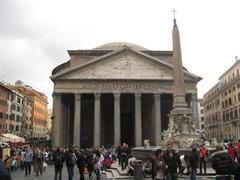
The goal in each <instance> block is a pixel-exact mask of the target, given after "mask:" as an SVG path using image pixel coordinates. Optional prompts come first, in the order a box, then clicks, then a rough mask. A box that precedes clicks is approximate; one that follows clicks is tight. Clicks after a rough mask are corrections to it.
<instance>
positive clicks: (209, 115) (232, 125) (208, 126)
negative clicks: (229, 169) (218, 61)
mask: <svg viewBox="0 0 240 180" xmlns="http://www.w3.org/2000/svg"><path fill="white" fill-rule="evenodd" d="M239 71H240V60H239V59H236V62H235V63H234V64H233V65H232V66H231V67H230V68H229V69H228V70H227V71H226V72H225V73H223V75H222V76H221V77H220V78H219V82H218V83H217V84H216V85H215V86H213V87H212V88H211V89H210V90H209V91H208V92H207V93H206V94H205V95H204V97H203V103H204V129H205V133H206V136H207V138H209V139H212V138H216V139H217V140H218V141H221V140H224V139H228V140H229V139H233V140H237V139H240V75H239Z"/></svg>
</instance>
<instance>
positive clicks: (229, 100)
mask: <svg viewBox="0 0 240 180" xmlns="http://www.w3.org/2000/svg"><path fill="white" fill-rule="evenodd" d="M228 104H229V106H231V105H232V99H231V98H229V99H228Z"/></svg>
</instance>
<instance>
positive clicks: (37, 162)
mask: <svg viewBox="0 0 240 180" xmlns="http://www.w3.org/2000/svg"><path fill="white" fill-rule="evenodd" d="M35 165H36V167H35V168H36V176H39V172H40V174H41V175H42V165H43V153H42V151H41V150H40V149H39V148H37V149H36V152H35Z"/></svg>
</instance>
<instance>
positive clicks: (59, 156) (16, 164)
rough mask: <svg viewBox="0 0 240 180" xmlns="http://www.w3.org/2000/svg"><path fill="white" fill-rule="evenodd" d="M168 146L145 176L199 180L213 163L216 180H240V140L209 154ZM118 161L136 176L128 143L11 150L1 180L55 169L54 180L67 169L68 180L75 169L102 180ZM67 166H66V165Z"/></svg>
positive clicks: (0, 168)
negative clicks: (183, 176) (15, 174)
mask: <svg viewBox="0 0 240 180" xmlns="http://www.w3.org/2000/svg"><path fill="white" fill-rule="evenodd" d="M173 147H174V145H173V144H171V143H169V144H168V145H167V148H166V150H165V151H164V150H163V149H158V150H157V151H156V152H155V157H154V158H151V159H148V160H145V161H144V162H143V163H142V173H143V176H147V175H148V176H152V178H153V179H155V180H165V179H168V180H177V179H178V175H179V174H186V175H189V177H190V180H196V175H197V174H207V162H209V163H211V165H212V168H213V169H214V170H215V171H216V179H217V180H222V179H223V180H225V179H226V180H230V179H231V177H232V175H234V179H235V180H240V141H239V142H237V143H229V144H228V145H225V146H224V145H221V144H219V145H217V146H216V149H215V152H211V153H210V152H209V151H208V149H207V148H206V147H205V145H203V146H202V147H201V148H200V149H199V150H198V149H197V148H195V147H194V148H192V151H191V152H190V153H189V152H186V153H185V154H183V155H181V156H180V154H179V153H178V151H177V150H174V149H173ZM116 161H118V162H116ZM114 162H116V163H118V164H119V167H121V170H122V171H125V172H126V173H128V174H129V175H132V176H133V175H134V168H135V164H134V163H136V162H137V161H136V158H135V157H133V156H132V153H131V148H130V147H129V146H128V144H126V143H123V144H122V145H117V146H112V147H111V148H108V149H107V148H105V147H104V146H102V147H101V148H98V149H95V148H87V149H78V148H71V149H65V148H60V147H57V148H53V149H50V148H31V147H29V146H26V147H21V148H11V151H10V155H7V156H6V157H5V158H4V159H3V161H2V160H1V161H0V179H1V177H5V179H6V180H11V176H10V175H11V172H12V171H15V170H16V169H21V170H23V171H24V172H25V176H31V175H35V176H41V175H42V174H43V173H44V171H47V167H48V166H51V165H53V166H54V170H55V171H54V172H55V173H54V180H57V179H58V180H62V171H63V167H65V166H66V169H67V172H68V179H69V180H72V179H73V177H74V167H77V168H78V170H79V172H78V173H79V175H80V180H84V179H85V176H84V174H86V173H87V174H88V175H87V176H89V177H90V178H91V177H92V176H93V174H95V176H96V179H97V180H99V179H100V178H101V173H102V172H104V171H105V170H106V169H107V168H110V167H111V165H112V164H113V163H114ZM64 164H65V166H64Z"/></svg>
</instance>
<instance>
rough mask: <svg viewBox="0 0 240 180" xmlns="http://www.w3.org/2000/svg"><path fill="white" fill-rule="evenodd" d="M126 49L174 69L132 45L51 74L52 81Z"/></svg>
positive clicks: (199, 78)
mask: <svg viewBox="0 0 240 180" xmlns="http://www.w3.org/2000/svg"><path fill="white" fill-rule="evenodd" d="M126 50H128V51H132V52H133V53H136V54H138V55H140V56H144V57H145V58H149V59H151V60H153V61H156V62H158V63H161V64H162V65H164V66H166V67H167V68H169V69H172V68H173V66H172V64H170V63H168V62H165V61H162V60H160V59H158V58H156V57H154V56H151V55H149V54H146V53H144V52H142V51H136V50H134V49H132V48H131V47H124V48H122V49H119V50H116V51H112V52H110V53H108V54H104V55H103V56H100V57H97V58H94V59H93V60H91V61H89V62H86V63H84V64H81V65H78V66H74V67H72V68H69V69H68V70H67V71H66V70H65V71H64V70H63V71H62V72H60V73H59V74H52V76H51V77H50V78H51V80H52V81H54V80H55V78H56V77H61V76H63V75H64V74H68V73H71V72H73V71H76V70H77V69H79V68H84V67H86V66H89V65H91V64H93V63H96V62H98V60H100V59H106V58H109V57H112V56H114V55H117V54H119V53H121V52H123V51H126ZM164 52H168V51H164ZM168 53H169V52H168ZM62 65H63V66H64V64H62ZM62 65H60V66H62ZM58 67H59V66H58ZM58 67H57V68H58ZM59 68H60V67H59ZM55 69H56V68H55ZM184 74H186V75H188V76H192V77H194V78H196V80H197V81H200V80H201V79H202V78H201V77H199V76H197V75H195V74H192V73H190V72H189V71H187V70H184Z"/></svg>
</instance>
